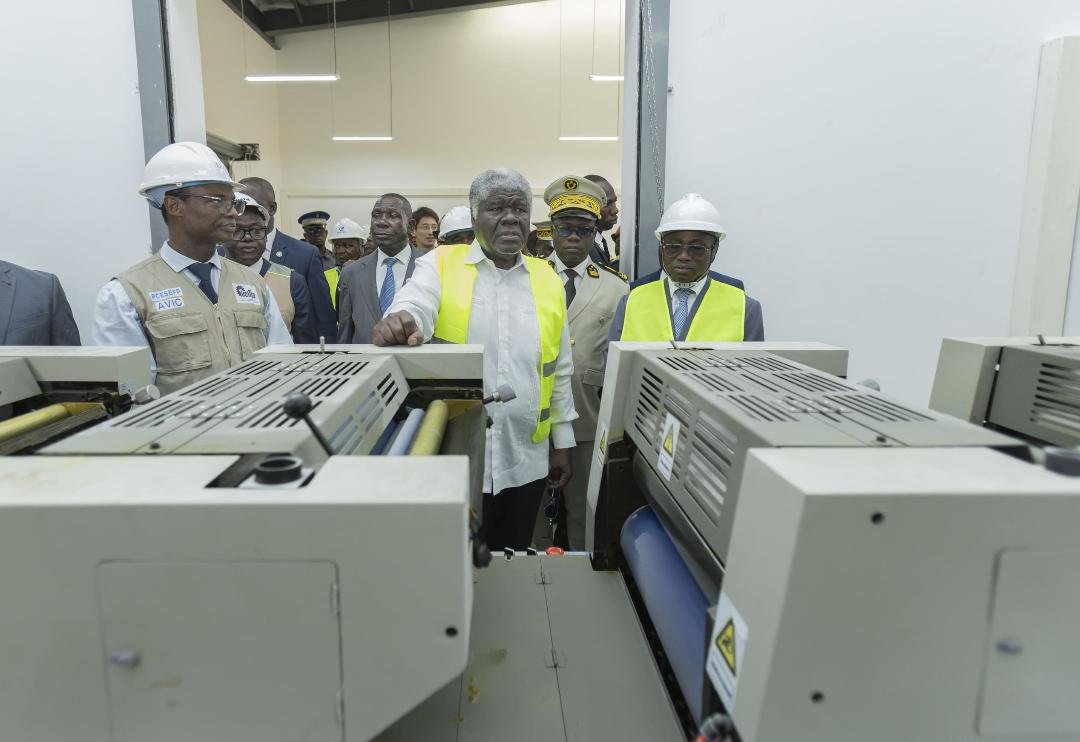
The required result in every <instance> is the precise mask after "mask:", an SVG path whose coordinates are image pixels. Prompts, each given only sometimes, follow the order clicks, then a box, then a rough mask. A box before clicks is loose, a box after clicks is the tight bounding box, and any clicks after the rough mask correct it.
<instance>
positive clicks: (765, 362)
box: [736, 356, 800, 371]
mask: <svg viewBox="0 0 1080 742" xmlns="http://www.w3.org/2000/svg"><path fill="white" fill-rule="evenodd" d="M736 360H737V361H738V362H739V363H740V364H742V365H743V366H749V367H751V368H756V369H758V370H760V371H798V370H800V369H799V367H798V366H792V365H791V364H790V363H788V362H787V361H784V360H781V359H779V358H777V357H775V356H739V357H738V358H737V359H736Z"/></svg>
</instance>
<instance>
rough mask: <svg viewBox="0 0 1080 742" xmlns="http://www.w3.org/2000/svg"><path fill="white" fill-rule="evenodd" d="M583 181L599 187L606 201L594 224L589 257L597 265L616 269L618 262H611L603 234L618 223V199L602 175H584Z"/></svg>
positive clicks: (609, 251)
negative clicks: (593, 236)
mask: <svg viewBox="0 0 1080 742" xmlns="http://www.w3.org/2000/svg"><path fill="white" fill-rule="evenodd" d="M585 180H591V181H592V182H593V183H596V185H598V186H600V190H602V191H603V192H604V198H606V199H607V201H606V202H605V203H604V209H603V211H601V212H600V221H598V222H597V223H596V237H595V238H594V240H595V241H594V244H593V246H592V248H590V250H589V257H590V258H592V260H593V262H594V263H596V264H598V265H606V266H610V267H612V268H618V267H619V266H618V262H619V261H618V260H614V261H613V260H612V258H611V250H610V249H609V248H608V243H607V240H606V239H604V232H607V231H608V230H609V229H612V228H613V227H614V226H615V225H616V224H618V222H619V197H618V196H616V195H615V189H614V188H612V187H611V183H608V181H607V178H605V177H604V176H603V175H586V176H585Z"/></svg>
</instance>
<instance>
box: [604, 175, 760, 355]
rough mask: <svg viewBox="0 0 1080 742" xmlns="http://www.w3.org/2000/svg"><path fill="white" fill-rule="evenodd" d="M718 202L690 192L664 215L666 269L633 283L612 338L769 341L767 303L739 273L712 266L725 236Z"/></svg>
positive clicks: (662, 234) (662, 261)
mask: <svg viewBox="0 0 1080 742" xmlns="http://www.w3.org/2000/svg"><path fill="white" fill-rule="evenodd" d="M726 234H727V233H726V232H725V231H724V228H723V227H721V226H720V214H719V212H718V211H717V210H716V207H715V206H713V205H712V204H711V203H709V202H708V201H706V200H705V199H704V198H702V197H701V196H700V195H698V194H697V193H688V194H686V195H685V196H683V197H682V198H680V199H679V200H678V201H676V202H675V203H673V204H672V205H671V206H670V207H668V209H667V211H665V212H664V214H663V216H661V217H660V225H659V226H658V227H657V228H656V237H657V239H659V240H660V266H661V270H660V271H657V272H656V273H653V274H652V275H649V276H645V277H644V278H642V279H640V280H638V281H637V282H635V283H633V284H631V286H630V294H629V295H628V296H627V297H626V298H624V299H623V300H622V302H620V304H619V307H618V309H617V310H616V312H615V319H614V320H612V322H611V331H610V333H609V335H608V339H609V340H689V341H695V340H698V341H706V340H713V341H734V342H741V341H748V340H764V339H765V326H764V324H763V321H762V317H761V303H760V302H759V301H757V299H753V298H751V297H750V296H748V295H747V293H746V291H745V290H744V289H743V283H742V281H740V280H739V279H737V278H732V277H730V276H725V275H723V274H722V273H716V272H715V271H711V270H709V266H710V265H712V262H713V260H715V259H716V253H717V249H718V245H719V244H720V240H722V239H724V237H725V235H726Z"/></svg>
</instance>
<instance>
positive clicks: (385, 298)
mask: <svg viewBox="0 0 1080 742" xmlns="http://www.w3.org/2000/svg"><path fill="white" fill-rule="evenodd" d="M397 262H398V259H397V258H385V259H384V260H383V262H382V264H383V265H384V266H386V275H385V276H383V282H382V288H381V289H379V311H380V312H382V313H383V314H386V310H387V309H389V308H390V305H391V304H393V303H394V264H395V263H397Z"/></svg>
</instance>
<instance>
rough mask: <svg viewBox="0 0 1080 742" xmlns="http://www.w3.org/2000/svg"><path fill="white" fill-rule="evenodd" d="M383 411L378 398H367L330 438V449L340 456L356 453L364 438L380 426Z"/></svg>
mask: <svg viewBox="0 0 1080 742" xmlns="http://www.w3.org/2000/svg"><path fill="white" fill-rule="evenodd" d="M382 411H383V407H382V405H380V404H379V400H378V398H377V397H375V396H374V395H369V396H367V397H365V398H364V401H362V402H361V403H360V404H359V405H358V406H357V408H356V410H355V411H354V412H353V414H352V415H350V416H349V419H348V420H346V421H345V423H344V424H342V425H341V427H339V428H338V429H337V430H335V431H334V433H333V435H331V436H330V440H329V443H330V447H331V448H333V449H334V451H336V452H337V453H339V454H345V455H348V454H352V453H356V451H357V449H358V448H359V447H360V444H361V443H363V442H364V438H366V437H367V435H368V433H370V432H371V430H372V428H374V427H375V426H376V425H378V424H379V420H380V418H381V416H382Z"/></svg>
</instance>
